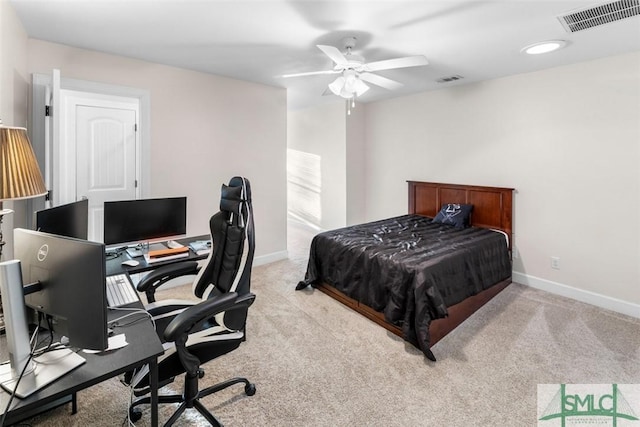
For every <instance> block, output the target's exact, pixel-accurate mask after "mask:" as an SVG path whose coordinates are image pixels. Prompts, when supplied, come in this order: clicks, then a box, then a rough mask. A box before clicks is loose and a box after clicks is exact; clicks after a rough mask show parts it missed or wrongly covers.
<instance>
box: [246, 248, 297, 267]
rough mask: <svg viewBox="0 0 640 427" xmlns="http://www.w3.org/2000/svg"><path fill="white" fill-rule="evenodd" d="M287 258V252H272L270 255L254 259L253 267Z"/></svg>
mask: <svg viewBox="0 0 640 427" xmlns="http://www.w3.org/2000/svg"><path fill="white" fill-rule="evenodd" d="M287 258H289V252H288V251H280V252H272V253H270V254H266V255H260V256H257V257H254V258H253V265H254V266H258V265H264V264H270V263H272V262H276V261H281V260H283V259H287Z"/></svg>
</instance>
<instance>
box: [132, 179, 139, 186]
mask: <svg viewBox="0 0 640 427" xmlns="http://www.w3.org/2000/svg"><path fill="white" fill-rule="evenodd" d="M133 186H134V187H135V188H138V180H137V179H136V180H135V181H134V182H133Z"/></svg>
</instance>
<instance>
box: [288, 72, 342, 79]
mask: <svg viewBox="0 0 640 427" xmlns="http://www.w3.org/2000/svg"><path fill="white" fill-rule="evenodd" d="M338 73H340V71H337V70H324V71H309V72H307V73H294V74H283V75H282V77H283V78H285V79H286V78H288V77H303V76H315V75H319V74H338Z"/></svg>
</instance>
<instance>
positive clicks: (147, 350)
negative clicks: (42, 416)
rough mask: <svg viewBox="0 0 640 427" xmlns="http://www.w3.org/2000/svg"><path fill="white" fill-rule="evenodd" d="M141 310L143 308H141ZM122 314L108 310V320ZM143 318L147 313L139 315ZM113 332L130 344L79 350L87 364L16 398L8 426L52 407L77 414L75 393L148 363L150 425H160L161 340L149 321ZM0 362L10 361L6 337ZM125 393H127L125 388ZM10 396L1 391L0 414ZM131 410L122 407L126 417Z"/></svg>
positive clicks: (116, 329) (7, 419) (118, 328)
mask: <svg viewBox="0 0 640 427" xmlns="http://www.w3.org/2000/svg"><path fill="white" fill-rule="evenodd" d="M140 307H142V305H140ZM121 315H122V312H117V311H113V310H109V312H108V319H109V321H112V320H113V319H116V318H118V317H120V316H121ZM140 316H143V317H146V316H144V314H140ZM114 333H116V334H120V333H124V334H125V336H126V339H127V342H128V345H127V346H125V347H123V348H120V349H117V350H113V351H109V352H104V353H100V354H90V353H84V352H82V351H80V352H79V353H78V354H80V355H81V356H82V357H84V358H85V359H86V362H85V363H84V364H82V365H80V366H79V367H78V368H76V369H75V370H73V371H71V372H69V373H68V374H66V375H64V376H62V377H61V378H59V379H58V380H56V381H54V382H53V383H51V384H49V385H48V386H46V387H44V388H42V389H40V390H38V391H36V392H35V393H34V394H32V395H30V396H29V397H27V398H25V399H18V398H14V399H13V403H12V404H11V409H10V410H9V412H8V414H7V417H6V419H5V424H6V425H11V424H13V423H16V422H19V421H21V420H24V419H26V418H30V417H32V416H34V415H37V414H39V413H41V412H42V411H43V410H45V409H48V408H53V407H55V406H58V405H60V404H63V403H67V402H72V404H73V410H74V412H75V394H76V393H77V392H78V391H80V390H83V389H85V388H88V387H91V386H92V385H95V384H98V383H101V382H102V381H105V380H107V379H109V378H113V377H115V376H118V375H120V374H122V373H124V372H127V371H130V370H132V369H133V368H136V367H139V366H143V365H145V364H149V371H150V382H151V390H152V393H151V398H152V404H151V424H152V425H153V426H157V425H158V404H157V398H158V387H157V384H158V362H157V358H158V356H160V355H161V354H162V353H164V350H163V348H162V344H161V343H160V339H159V338H158V335H157V334H156V331H155V329H154V327H153V324H152V323H151V321H150V320H149V319H148V317H147V318H146V319H145V320H142V321H140V322H136V323H133V324H131V325H129V326H126V327H117V328H115V329H114ZM0 340H1V341H0V342H2V343H3V345H2V346H0V360H7V359H8V355H7V350H6V336H5V335H3V336H2V337H0ZM123 390H126V389H125V388H124V386H123ZM9 398H10V395H9V393H7V392H6V391H4V389H0V414H1V413H2V411H4V408H5V407H6V406H7V402H8V401H9ZM127 411H128V408H123V417H124V416H126V414H127Z"/></svg>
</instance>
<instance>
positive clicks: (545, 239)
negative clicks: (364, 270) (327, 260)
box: [365, 52, 640, 317]
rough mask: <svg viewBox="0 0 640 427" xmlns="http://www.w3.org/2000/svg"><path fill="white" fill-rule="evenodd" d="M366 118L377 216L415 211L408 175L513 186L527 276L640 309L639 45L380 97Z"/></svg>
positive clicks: (519, 269)
mask: <svg viewBox="0 0 640 427" xmlns="http://www.w3.org/2000/svg"><path fill="white" fill-rule="evenodd" d="M365 120H366V136H367V141H366V183H367V185H366V187H365V191H366V203H367V217H368V219H369V220H373V219H378V218H383V217H388V216H391V215H397V214H402V213H404V212H406V206H407V191H406V183H405V181H406V180H423V181H439V182H451V183H462V184H478V185H489V186H503V187H514V188H515V189H516V193H515V202H514V209H515V217H514V228H515V237H514V239H515V245H516V247H517V249H518V252H519V258H518V259H516V260H515V262H514V272H515V274H514V279H516V281H519V280H520V281H528V282H530V283H531V284H534V285H538V286H540V287H545V286H549V287H550V288H554V289H556V290H557V289H561V288H563V285H566V286H568V287H569V288H568V289H569V291H570V292H569V294H571V292H572V290H573V291H576V292H577V294H580V295H582V297H585V296H589V295H592V293H595V294H598V295H596V297H598V296H602V297H603V298H604V299H606V300H608V301H609V302H610V303H611V304H613V305H616V304H618V303H620V302H622V304H623V305H624V302H629V303H632V304H634V305H633V306H632V307H631V309H633V310H636V309H637V308H638V304H640V267H639V265H640V262H639V261H640V249H639V245H640V228H639V223H640V221H639V220H640V175H639V170H640V152H639V146H640V52H636V53H632V54H627V55H621V56H616V57H610V58H605V59H600V60H596V61H591V62H585V63H580V64H575V65H570V66H564V67H559V68H555V69H549V70H545V71H540V72H535V73H529V74H522V75H516V76H511V77H506V78H501V79H497V80H492V81H487V82H484V83H478V84H469V85H464V86H458V87H455V88H450V89H443V90H440V91H435V92H427V93H422V94H418V95H414V96H409V97H403V98H396V99H392V100H387V101H382V102H377V103H371V104H367V107H366V119H365ZM552 256H555V257H559V258H560V270H554V269H551V266H550V257H552ZM576 292H573V294H572V295H575V294H576ZM614 308H615V307H614ZM627 308H629V307H627ZM623 311H624V310H623ZM639 311H640V310H639ZM638 316H639V317H640V312H639V313H638Z"/></svg>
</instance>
